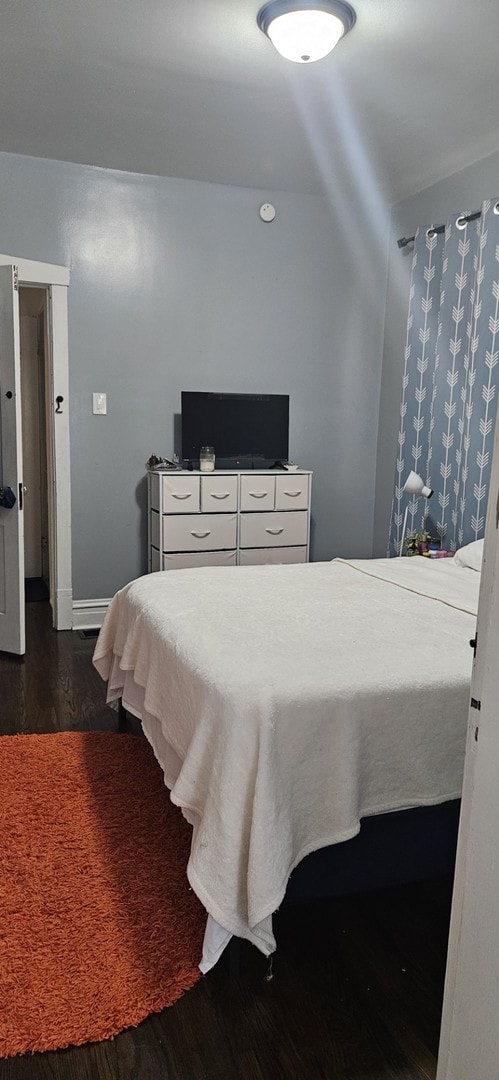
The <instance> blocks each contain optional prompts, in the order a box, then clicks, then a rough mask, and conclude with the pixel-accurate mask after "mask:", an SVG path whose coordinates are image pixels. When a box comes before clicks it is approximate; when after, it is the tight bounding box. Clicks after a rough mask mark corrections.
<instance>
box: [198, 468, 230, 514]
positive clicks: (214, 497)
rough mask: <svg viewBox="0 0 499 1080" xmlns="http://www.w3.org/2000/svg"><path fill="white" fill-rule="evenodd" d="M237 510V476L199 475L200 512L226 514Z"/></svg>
mask: <svg viewBox="0 0 499 1080" xmlns="http://www.w3.org/2000/svg"><path fill="white" fill-rule="evenodd" d="M236 510H237V476H202V477H201V512H202V513H203V514H206V513H207V512H208V513H211V514H227V513H231V514H233V513H235V511H236Z"/></svg>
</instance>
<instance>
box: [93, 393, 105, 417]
mask: <svg viewBox="0 0 499 1080" xmlns="http://www.w3.org/2000/svg"><path fill="white" fill-rule="evenodd" d="M92 401H93V410H92V411H93V414H94V416H105V414H106V413H107V394H92Z"/></svg>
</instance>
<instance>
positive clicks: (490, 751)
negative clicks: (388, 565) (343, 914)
mask: <svg viewBox="0 0 499 1080" xmlns="http://www.w3.org/2000/svg"><path fill="white" fill-rule="evenodd" d="M498 525H499V415H498V420H497V426H496V439H495V448H494V459H493V464H492V476H491V484H490V493H489V505H488V512H487V526H486V531H485V548H484V561H483V568H482V576H481V582H480V600H479V607H478V620H477V649H476V659H475V663H474V670H473V678H472V685H471V704H470V710H469V725H468V744H467V752H466V765H465V774H464V786H463V800H462V808H461V821H460V826H459V842H458V852H457V862H456V879H455V885H454V897H453V902H452V916H451V928H450V937H449V955H448V961H447V973H446V982H445V994H444V1008H443V1016H442V1031H441V1037H440V1052H439V1059H438V1073H437V1077H438V1080H496V1078H497V1077H499V662H498V658H499V542H498V541H499V535H498Z"/></svg>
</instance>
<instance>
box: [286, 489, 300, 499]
mask: <svg viewBox="0 0 499 1080" xmlns="http://www.w3.org/2000/svg"><path fill="white" fill-rule="evenodd" d="M284 494H285V495H289V498H290V499H296V496H297V495H301V488H299V489H298V491H285V492H284Z"/></svg>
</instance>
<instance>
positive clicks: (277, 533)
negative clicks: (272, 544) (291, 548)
mask: <svg viewBox="0 0 499 1080" xmlns="http://www.w3.org/2000/svg"><path fill="white" fill-rule="evenodd" d="M265 532H268V533H270V534H271V536H280V535H281V533H282V532H284V525H281V528H280V529H270V528H268V527H267V528H266V529H265Z"/></svg>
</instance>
